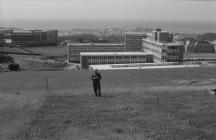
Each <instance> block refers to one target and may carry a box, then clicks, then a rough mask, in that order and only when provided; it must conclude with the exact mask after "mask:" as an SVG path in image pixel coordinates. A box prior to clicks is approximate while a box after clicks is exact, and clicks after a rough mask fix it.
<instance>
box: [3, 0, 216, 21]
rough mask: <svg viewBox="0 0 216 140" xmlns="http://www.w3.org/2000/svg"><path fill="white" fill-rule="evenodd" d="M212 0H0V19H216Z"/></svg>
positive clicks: (215, 5) (215, 9) (214, 5)
mask: <svg viewBox="0 0 216 140" xmlns="http://www.w3.org/2000/svg"><path fill="white" fill-rule="evenodd" d="M215 13H216V0H0V20H8V19H33V20H38V19H40V20H43V19H49V20H175V21H179V20H180V21H181V20H184V21H185V20H186V21H188V20H189V21H216V15H215Z"/></svg>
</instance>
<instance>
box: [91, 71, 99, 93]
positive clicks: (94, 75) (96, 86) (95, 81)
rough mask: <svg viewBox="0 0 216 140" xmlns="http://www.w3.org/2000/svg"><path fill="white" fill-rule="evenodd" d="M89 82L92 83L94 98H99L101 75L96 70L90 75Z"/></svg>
mask: <svg viewBox="0 0 216 140" xmlns="http://www.w3.org/2000/svg"><path fill="white" fill-rule="evenodd" d="M91 80H92V82H93V89H94V92H95V96H98V97H101V84H100V80H101V74H100V73H99V72H98V70H95V71H94V73H92V76H91Z"/></svg>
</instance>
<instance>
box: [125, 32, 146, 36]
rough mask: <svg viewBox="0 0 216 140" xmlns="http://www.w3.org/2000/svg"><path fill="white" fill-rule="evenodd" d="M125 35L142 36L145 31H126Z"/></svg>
mask: <svg viewBox="0 0 216 140" xmlns="http://www.w3.org/2000/svg"><path fill="white" fill-rule="evenodd" d="M126 35H140V36H143V35H146V33H141V32H127V33H126Z"/></svg>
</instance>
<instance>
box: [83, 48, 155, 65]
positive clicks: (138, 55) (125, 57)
mask: <svg viewBox="0 0 216 140" xmlns="http://www.w3.org/2000/svg"><path fill="white" fill-rule="evenodd" d="M132 63H153V55H152V54H150V53H144V52H82V53H80V64H81V68H82V69H88V68H89V65H101V64H102V65H104V64H132Z"/></svg>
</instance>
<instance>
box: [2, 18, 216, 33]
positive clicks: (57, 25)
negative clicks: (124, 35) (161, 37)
mask: <svg viewBox="0 0 216 140" xmlns="http://www.w3.org/2000/svg"><path fill="white" fill-rule="evenodd" d="M126 26H127V27H138V26H141V27H148V28H162V29H164V30H167V31H170V32H180V33H198V34H200V33H207V32H208V33H209V32H211V33H216V21H129V20H119V21H116V20H113V21H111V20H107V21H99V20H94V21H86V20H4V21H2V20H0V27H19V28H27V29H58V30H71V29H74V28H106V27H126Z"/></svg>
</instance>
